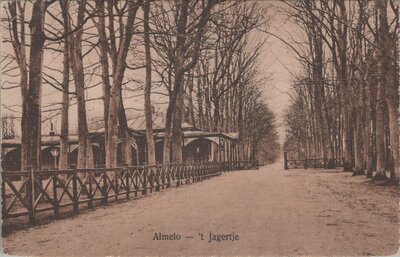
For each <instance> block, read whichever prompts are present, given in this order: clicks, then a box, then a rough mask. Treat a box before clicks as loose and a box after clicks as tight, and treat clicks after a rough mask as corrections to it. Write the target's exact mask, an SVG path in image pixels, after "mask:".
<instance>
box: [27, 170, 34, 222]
mask: <svg viewBox="0 0 400 257" xmlns="http://www.w3.org/2000/svg"><path fill="white" fill-rule="evenodd" d="M29 171H30V181H29V182H30V183H29V185H30V186H29V190H26V194H27V198H28V201H29V223H30V224H31V225H34V224H35V223H36V219H35V173H34V170H33V167H32V166H31V167H29Z"/></svg>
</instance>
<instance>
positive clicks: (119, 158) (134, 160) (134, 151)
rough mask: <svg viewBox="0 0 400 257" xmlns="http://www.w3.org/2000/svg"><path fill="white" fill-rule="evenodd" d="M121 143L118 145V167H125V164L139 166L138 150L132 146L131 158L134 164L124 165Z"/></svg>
mask: <svg viewBox="0 0 400 257" xmlns="http://www.w3.org/2000/svg"><path fill="white" fill-rule="evenodd" d="M121 146H122V144H121V142H119V143H118V146H117V166H119V167H120V166H123V165H124V164H128V165H129V166H132V165H133V166H134V165H138V164H137V163H138V160H137V150H136V148H135V147H134V146H133V145H132V144H131V158H132V163H123V161H122V149H121Z"/></svg>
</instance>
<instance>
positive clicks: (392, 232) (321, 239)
mask: <svg viewBox="0 0 400 257" xmlns="http://www.w3.org/2000/svg"><path fill="white" fill-rule="evenodd" d="M281 167H282V164H274V165H268V166H264V167H261V168H260V170H259V171H238V172H233V173H226V174H223V175H222V176H219V177H216V178H213V179H210V180H206V181H203V182H200V183H196V184H193V185H187V186H183V187H180V188H174V189H170V190H166V191H163V192H160V193H154V194H153V195H151V196H149V197H145V198H141V199H138V200H133V201H129V202H124V203H119V204H113V205H111V206H107V207H99V208H96V210H95V211H91V212H86V213H83V214H80V215H78V216H75V217H73V218H67V219H63V220H57V221H54V222H52V223H50V224H46V225H43V226H38V227H34V228H28V229H25V230H21V231H16V232H14V233H12V234H10V235H9V236H7V237H6V238H4V239H3V251H4V252H5V253H7V254H11V255H29V256H67V255H68V256H106V255H114V256H115V255H121V256H144V255H153V256H154V255H169V256H177V255H184V256H187V255H224V256H227V255H231V256H232V255H242V256H243V255H246V256H248V255H253V256H254V255H291V256H293V255H392V254H395V253H396V252H397V251H398V248H399V217H398V213H399V204H398V196H399V191H398V187H394V186H392V187H385V186H378V185H376V184H373V183H371V182H369V180H367V179H366V178H365V177H351V174H349V173H341V172H338V170H337V171H322V170H311V169H309V170H289V171H283V170H282V169H281ZM158 232H160V233H165V234H170V233H176V234H179V235H181V237H182V238H181V240H179V241H157V240H153V237H154V233H158ZM210 232H212V233H226V234H228V233H235V234H238V235H239V240H238V241H223V242H215V241H213V242H211V243H209V242H208V237H209V233H210ZM199 233H203V234H204V240H203V241H202V240H201V239H200V236H199ZM186 236H189V237H190V236H193V238H185V237H186Z"/></svg>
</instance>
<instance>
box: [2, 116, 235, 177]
mask: <svg viewBox="0 0 400 257" xmlns="http://www.w3.org/2000/svg"><path fill="white" fill-rule="evenodd" d="M163 124H164V123H163V121H162V120H160V119H155V120H154V121H153V127H154V139H155V140H154V141H155V148H156V161H157V163H162V161H163V145H164V127H163ZM182 131H183V137H184V140H183V159H184V161H185V162H198V161H237V160H239V151H238V150H239V149H238V147H239V144H238V142H239V138H238V133H223V132H207V131H202V130H200V129H198V128H196V127H194V126H192V125H190V124H188V123H183V124H182ZM129 133H130V137H131V139H132V141H131V142H130V145H131V147H132V151H131V152H132V163H131V164H130V165H145V164H147V146H146V130H145V122H144V118H142V119H140V118H139V119H138V118H136V119H134V120H131V122H130V123H129ZM89 135H90V139H91V144H92V149H93V161H94V167H104V166H105V141H104V127H103V128H100V129H97V130H93V131H90V133H89ZM118 141H119V142H118V150H117V151H118V154H117V156H118V165H119V166H122V165H123V163H122V161H121V140H118ZM59 147H60V135H57V134H56V133H55V132H50V134H49V135H42V145H41V149H42V164H41V167H42V169H43V170H51V169H57V167H58V156H57V155H58V154H59ZM78 149H79V146H78V135H77V134H71V135H69V166H70V167H74V166H76V164H77V157H78ZM1 156H2V163H1V167H2V170H4V171H17V170H20V169H21V141H20V139H18V138H14V139H3V140H2V143H1Z"/></svg>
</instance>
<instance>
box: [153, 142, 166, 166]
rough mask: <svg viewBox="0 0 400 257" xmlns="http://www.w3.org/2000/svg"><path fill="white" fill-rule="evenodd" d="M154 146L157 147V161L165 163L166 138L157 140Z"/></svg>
mask: <svg viewBox="0 0 400 257" xmlns="http://www.w3.org/2000/svg"><path fill="white" fill-rule="evenodd" d="M154 146H155V148H156V162H157V163H163V150H164V140H159V141H157V142H155V144H154Z"/></svg>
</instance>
